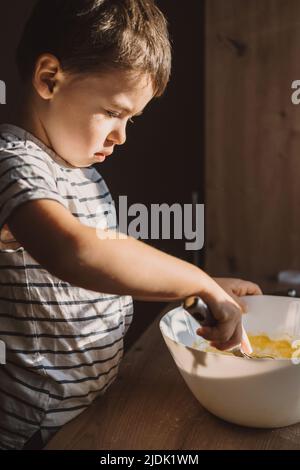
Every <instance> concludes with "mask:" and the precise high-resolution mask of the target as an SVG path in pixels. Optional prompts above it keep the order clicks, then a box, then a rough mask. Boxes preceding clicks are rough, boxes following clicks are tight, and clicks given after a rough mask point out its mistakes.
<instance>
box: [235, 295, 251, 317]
mask: <svg viewBox="0 0 300 470" xmlns="http://www.w3.org/2000/svg"><path fill="white" fill-rule="evenodd" d="M232 297H233V298H234V300H235V301H236V303H237V304H239V306H240V307H241V310H242V312H243V313H246V312H247V310H248V306H247V304H246V302H245V301H244V300H243V299H241V298H240V297H238V296H237V295H235V294H232Z"/></svg>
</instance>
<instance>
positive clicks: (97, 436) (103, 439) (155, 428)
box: [46, 307, 300, 450]
mask: <svg viewBox="0 0 300 470" xmlns="http://www.w3.org/2000/svg"><path fill="white" fill-rule="evenodd" d="M168 308H170V307H168ZM165 311H166V309H165ZM165 311H164V312H162V315H163V314H164V313H165ZM162 315H160V316H159V318H160V317H161V316H162ZM159 318H157V319H156V320H155V321H154V323H153V324H152V325H151V326H150V327H149V328H148V329H147V330H146V331H145V333H144V334H143V336H142V337H141V338H140V339H139V340H138V341H137V343H136V344H135V345H134V346H133V347H132V348H131V349H130V350H129V351H128V353H127V354H126V355H125V357H124V359H123V363H122V365H121V368H120V372H119V377H118V379H117V380H116V382H114V384H113V385H112V386H111V387H110V388H109V389H108V390H107V392H106V394H105V395H103V397H100V398H98V399H97V400H96V401H95V402H94V403H93V404H92V405H91V406H90V408H88V409H87V410H86V411H84V412H83V413H82V414H81V415H79V416H78V417H77V418H75V419H74V420H73V421H71V422H70V423H68V424H66V425H65V426H64V427H63V428H62V429H61V430H60V431H59V432H58V433H57V434H56V436H55V437H54V438H53V439H52V440H51V441H50V442H49V444H48V445H47V447H46V449H68V450H72V449H96V450H101V449H103V450H104V449H105V450H121V449H122V450H139V449H143V450H154V449H156V450H202V449H216V450H221V449H249V450H254V449H278V450H281V449H300V425H294V426H290V427H287V428H281V429H274V430H268V429H253V428H252V429H251V428H245V427H241V426H237V425H233V424H230V423H227V422H225V421H222V420H221V419H219V418H216V417H215V416H213V415H211V414H210V413H209V412H207V411H206V410H205V409H204V408H203V407H202V406H201V405H200V403H199V402H198V401H197V400H196V399H195V398H194V396H193V395H192V393H191V392H190V390H189V389H188V387H187V386H186V385H185V382H184V381H183V379H182V378H181V375H180V374H179V372H178V369H177V367H176V365H175V363H174V361H173V358H172V357H171V355H170V353H169V351H168V349H167V347H166V345H165V343H164V340H163V337H162V335H161V332H160V330H159V325H158V323H159Z"/></svg>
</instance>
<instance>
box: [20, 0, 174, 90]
mask: <svg viewBox="0 0 300 470" xmlns="http://www.w3.org/2000/svg"><path fill="white" fill-rule="evenodd" d="M43 53H50V54H53V55H54V56H55V57H56V58H57V59H58V60H59V61H60V65H61V67H62V70H64V71H66V72H70V73H79V74H81V73H84V74H85V73H93V72H101V71H103V70H106V69H108V70H109V69H123V70H130V71H136V72H138V73H148V74H150V76H151V78H152V81H153V85H154V89H155V96H161V95H162V94H163V92H164V90H165V88H166V86H167V83H168V81H169V78H170V72H171V45H170V40H169V35H168V29H167V21H166V19H165V17H164V15H163V14H162V12H161V11H160V10H159V8H158V7H157V6H156V5H155V3H154V1H153V0H38V2H37V4H36V6H35V7H34V9H33V11H32V14H31V16H30V18H29V20H28V21H27V23H26V25H25V29H24V31H23V34H22V37H21V40H20V43H19V46H18V49H17V56H16V58H17V65H18V69H19V73H20V75H21V78H22V79H23V80H24V81H25V82H27V81H28V80H31V78H32V74H33V72H34V68H35V64H36V60H37V59H38V57H39V56H40V55H41V54H43Z"/></svg>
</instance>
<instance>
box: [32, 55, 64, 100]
mask: <svg viewBox="0 0 300 470" xmlns="http://www.w3.org/2000/svg"><path fill="white" fill-rule="evenodd" d="M61 76H62V72H61V67H60V63H59V61H58V59H57V58H56V57H55V56H53V55H51V54H43V55H41V56H40V57H39V58H38V59H37V61H36V65H35V70H34V74H33V79H32V83H33V86H34V88H35V90H36V92H37V93H38V95H39V96H40V97H41V98H43V99H45V100H49V99H51V98H52V97H53V94H54V90H55V87H56V86H57V84H58V82H59V81H60V79H61Z"/></svg>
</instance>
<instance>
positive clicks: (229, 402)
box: [160, 296, 300, 428]
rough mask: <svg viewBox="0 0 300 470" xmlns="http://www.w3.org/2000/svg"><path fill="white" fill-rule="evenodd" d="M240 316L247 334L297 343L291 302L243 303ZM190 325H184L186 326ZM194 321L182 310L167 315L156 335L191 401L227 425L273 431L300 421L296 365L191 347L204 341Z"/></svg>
mask: <svg viewBox="0 0 300 470" xmlns="http://www.w3.org/2000/svg"><path fill="white" fill-rule="evenodd" d="M243 299H244V300H245V301H246V303H247V304H248V313H247V314H245V315H244V316H243V319H244V320H243V323H244V326H245V329H246V331H247V332H248V333H251V334H255V335H256V334H263V333H265V334H267V335H268V336H270V337H271V338H272V339H279V338H282V336H284V335H285V334H287V335H289V336H291V337H292V338H293V339H299V338H300V300H297V299H292V298H290V297H277V296H251V297H244V298H243ZM187 319H188V321H187ZM196 328H197V323H196V321H195V320H194V319H193V318H192V317H190V316H189V315H188V314H187V313H186V312H185V311H184V310H183V308H182V307H177V308H175V309H173V310H171V311H169V312H168V313H167V314H166V315H164V317H163V318H162V319H161V321H160V329H161V332H162V335H163V337H164V340H165V342H166V344H167V346H168V348H169V351H170V353H171V355H172V357H173V359H174V361H175V363H176V365H177V367H178V369H179V371H180V373H181V375H182V377H183V379H184V380H185V382H186V384H187V385H188V387H189V388H190V390H191V392H192V393H193V394H194V396H195V397H196V398H197V399H198V400H199V402H200V403H201V405H203V406H204V407H205V408H206V409H207V410H209V411H210V412H211V413H213V414H214V415H216V416H219V417H220V418H222V419H225V420H227V421H230V422H233V423H236V424H240V425H244V426H251V427H260V428H276V427H282V426H288V425H290V424H294V423H297V422H299V421H300V365H296V364H294V363H293V362H292V361H291V360H290V359H244V358H239V357H234V356H226V355H222V354H218V353H212V352H204V351H201V350H198V349H197V348H195V347H193V343H194V341H197V342H198V343H199V344H200V343H201V342H203V339H202V338H200V337H199V336H197V335H196V334H195V333H194V331H195V330H196Z"/></svg>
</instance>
